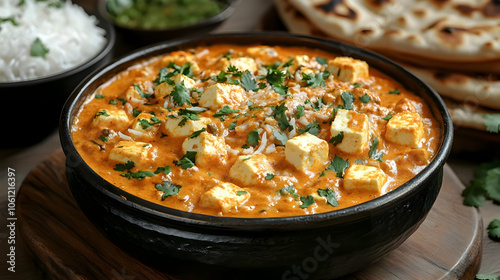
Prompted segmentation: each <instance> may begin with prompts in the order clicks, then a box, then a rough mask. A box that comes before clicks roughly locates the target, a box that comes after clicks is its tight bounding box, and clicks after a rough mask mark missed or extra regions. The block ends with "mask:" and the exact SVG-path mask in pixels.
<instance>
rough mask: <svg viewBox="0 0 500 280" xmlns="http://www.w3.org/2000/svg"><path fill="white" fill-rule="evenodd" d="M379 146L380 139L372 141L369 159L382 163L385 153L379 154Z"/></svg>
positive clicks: (375, 138)
mask: <svg viewBox="0 0 500 280" xmlns="http://www.w3.org/2000/svg"><path fill="white" fill-rule="evenodd" d="M377 146H378V138H377V137H374V138H373V139H372V144H371V146H370V151H369V152H368V157H369V158H372V159H375V160H378V161H382V156H384V153H382V152H379V153H377Z"/></svg>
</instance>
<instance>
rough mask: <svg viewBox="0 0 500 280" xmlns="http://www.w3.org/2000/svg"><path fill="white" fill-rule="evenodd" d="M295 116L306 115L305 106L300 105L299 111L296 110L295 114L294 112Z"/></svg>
mask: <svg viewBox="0 0 500 280" xmlns="http://www.w3.org/2000/svg"><path fill="white" fill-rule="evenodd" d="M293 116H294V117H295V118H297V119H300V118H301V117H302V116H304V106H302V105H298V106H297V112H295V114H293Z"/></svg>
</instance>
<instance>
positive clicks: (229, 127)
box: [227, 121, 236, 130]
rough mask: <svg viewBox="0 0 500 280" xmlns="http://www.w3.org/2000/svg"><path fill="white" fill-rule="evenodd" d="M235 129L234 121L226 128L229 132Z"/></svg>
mask: <svg viewBox="0 0 500 280" xmlns="http://www.w3.org/2000/svg"><path fill="white" fill-rule="evenodd" d="M235 128H236V121H234V122H232V123H231V124H230V125H229V126H228V127H227V129H229V130H234V129H235Z"/></svg>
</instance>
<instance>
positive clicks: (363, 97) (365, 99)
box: [359, 93, 371, 104]
mask: <svg viewBox="0 0 500 280" xmlns="http://www.w3.org/2000/svg"><path fill="white" fill-rule="evenodd" d="M370 100H371V97H370V96H369V95H368V94H366V93H365V94H364V95H363V96H360V97H359V101H361V102H363V103H365V104H366V103H368V102H370Z"/></svg>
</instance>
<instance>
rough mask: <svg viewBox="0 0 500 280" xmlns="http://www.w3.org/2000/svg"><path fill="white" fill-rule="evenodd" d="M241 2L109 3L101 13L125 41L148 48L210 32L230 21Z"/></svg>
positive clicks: (133, 0)
mask: <svg viewBox="0 0 500 280" xmlns="http://www.w3.org/2000/svg"><path fill="white" fill-rule="evenodd" d="M236 2H238V1H237V0H107V1H101V2H100V3H99V12H100V13H101V14H102V15H103V16H104V17H106V18H107V19H108V20H109V21H111V22H112V23H113V24H114V25H115V28H116V30H117V32H118V35H119V36H121V37H122V38H121V39H122V40H123V41H126V42H127V43H129V44H131V45H133V46H137V47H140V46H145V45H149V44H154V43H157V42H161V41H166V40H171V39H174V38H179V37H189V36H192V35H197V34H202V33H208V32H210V31H212V30H213V29H215V28H216V27H217V26H219V25H220V24H221V23H222V22H223V21H224V20H226V19H227V18H229V16H231V15H232V14H233V12H234V9H235V3H236Z"/></svg>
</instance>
